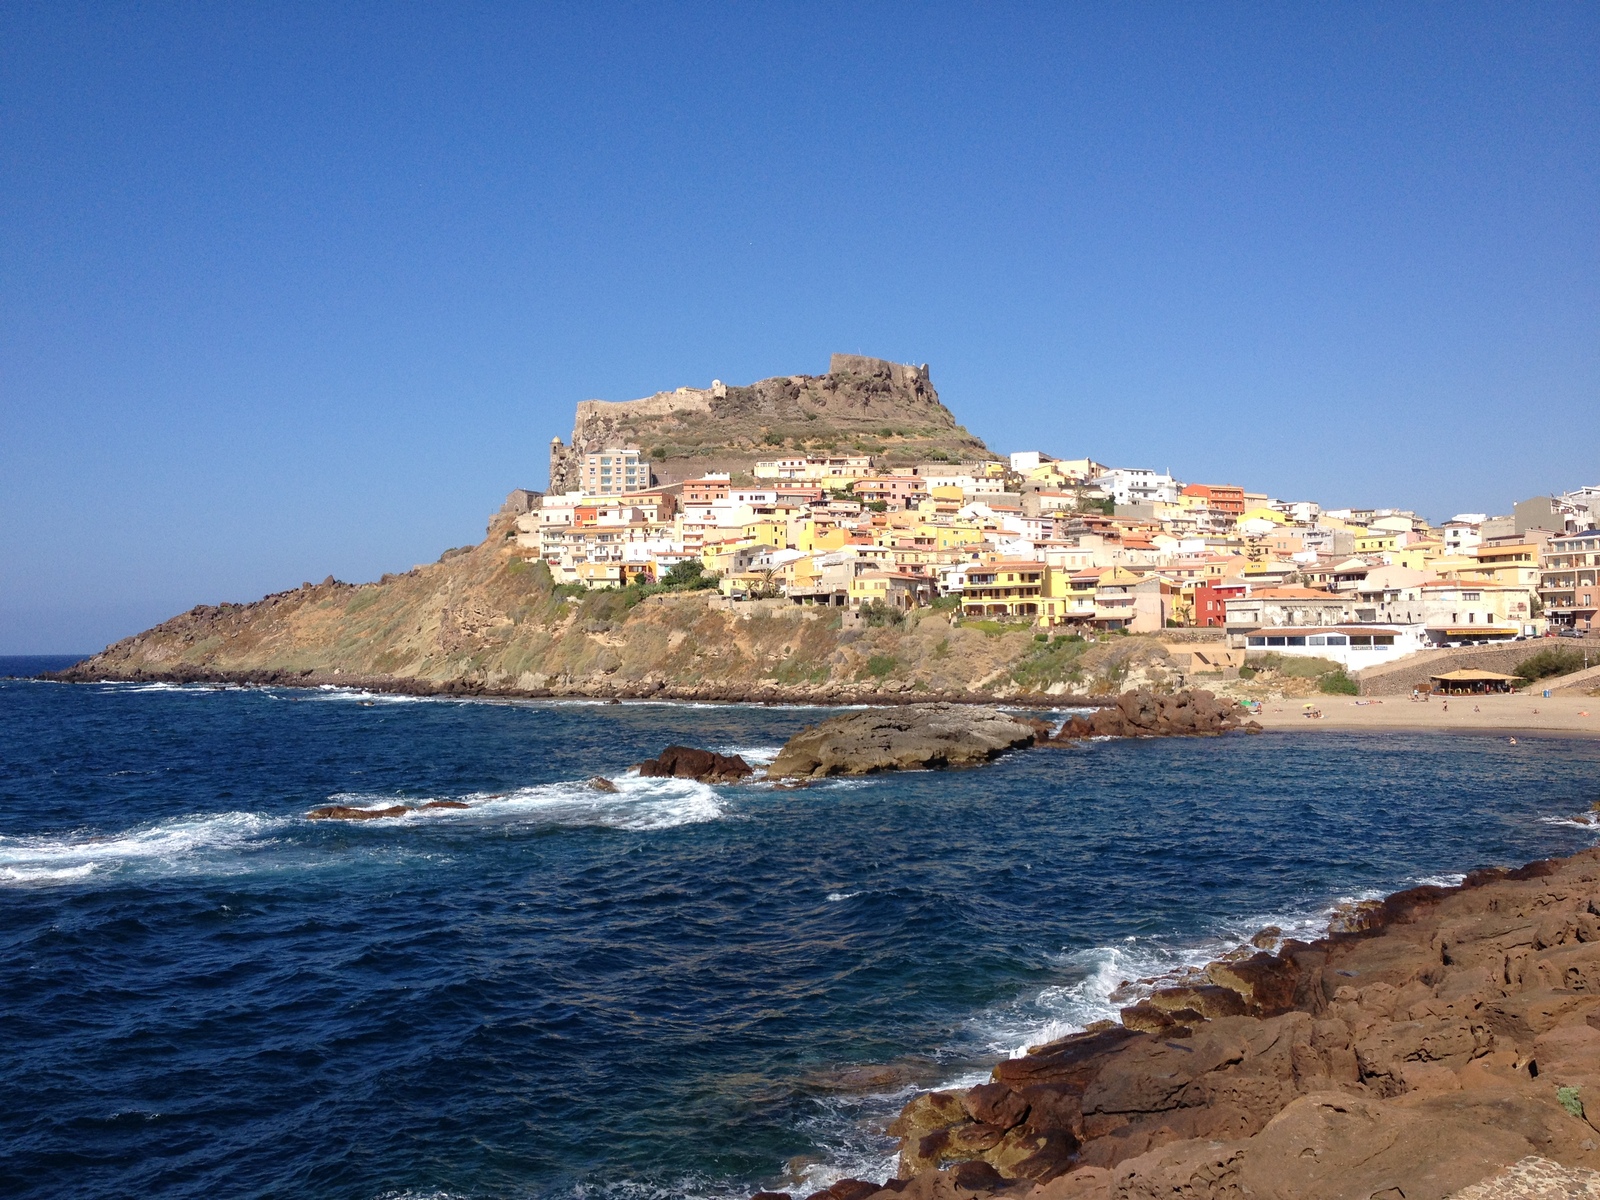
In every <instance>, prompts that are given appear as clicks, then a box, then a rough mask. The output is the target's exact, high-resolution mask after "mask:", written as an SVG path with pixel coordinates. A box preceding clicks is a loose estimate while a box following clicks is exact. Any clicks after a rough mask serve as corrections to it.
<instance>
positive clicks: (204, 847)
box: [0, 812, 287, 885]
mask: <svg viewBox="0 0 1600 1200" xmlns="http://www.w3.org/2000/svg"><path fill="white" fill-rule="evenodd" d="M286 824H287V821H286V820H285V819H284V818H281V817H266V816H262V815H261V814H259V813H245V812H229V813H216V814H212V815H208V816H189V817H177V818H174V819H172V820H168V821H158V822H155V823H153V824H150V825H145V826H140V827H137V828H134V829H130V830H126V831H124V832H122V833H112V834H103V835H96V834H82V833H74V834H69V835H66V836H62V837H0V884H11V885H16V884H35V885H37V884H45V883H70V882H72V881H74V880H78V879H84V878H87V877H89V876H91V875H95V874H103V873H106V872H110V871H116V870H121V869H124V868H150V867H156V868H159V869H161V870H163V871H166V872H173V871H198V870H205V869H212V868H215V867H216V866H217V865H218V864H217V863H216V856H217V854H218V853H219V852H221V853H222V854H224V855H230V856H231V855H234V854H236V853H237V852H238V851H239V850H240V849H242V848H244V847H246V846H258V845H261V844H263V839H264V838H266V837H267V835H269V834H271V833H273V832H275V831H277V830H279V829H281V828H282V827H283V826H285V825H286Z"/></svg>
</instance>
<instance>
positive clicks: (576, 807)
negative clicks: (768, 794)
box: [328, 774, 726, 831]
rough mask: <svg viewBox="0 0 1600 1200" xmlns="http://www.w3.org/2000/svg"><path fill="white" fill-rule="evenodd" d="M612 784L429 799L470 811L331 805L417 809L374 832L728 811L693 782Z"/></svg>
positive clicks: (353, 798)
mask: <svg viewBox="0 0 1600 1200" xmlns="http://www.w3.org/2000/svg"><path fill="white" fill-rule="evenodd" d="M611 782H612V784H613V786H615V787H616V789H617V790H616V791H615V792H604V791H600V790H598V789H596V788H594V787H592V786H590V784H589V783H588V782H587V781H567V782H562V783H541V784H536V785H534V786H531V787H524V788H516V789H514V790H512V791H509V792H473V793H469V794H467V795H464V796H450V797H432V798H431V799H449V800H453V801H458V802H460V803H463V804H465V805H467V807H466V808H423V807H421V806H422V805H424V804H426V803H428V799H414V798H407V797H397V796H380V795H372V794H365V793H351V792H340V793H338V794H337V795H333V796H329V797H328V802H329V803H330V804H343V805H349V806H350V807H352V808H366V809H382V808H389V807H392V806H394V805H396V804H405V805H410V806H413V808H414V811H413V812H410V813H407V814H405V815H404V816H401V817H398V818H393V819H391V820H384V821H382V822H374V823H373V825H374V828H382V827H383V826H387V825H392V824H394V823H395V822H396V821H398V822H400V823H402V824H409V823H411V822H444V823H446V824H451V825H459V824H466V823H473V822H483V821H492V822H497V823H508V822H509V823H529V822H531V823H536V824H541V825H572V826H600V827H603V828H608V829H629V830H640V831H642V830H652V829H671V828H674V827H676V826H679V825H695V824H699V823H701V822H705V821H715V820H717V819H718V818H719V817H721V816H723V815H724V813H725V812H726V806H725V803H724V801H723V799H722V797H721V796H719V795H718V794H717V791H716V789H715V788H713V787H711V785H709V784H705V783H699V782H697V781H695V780H693V779H641V778H639V776H637V775H634V774H628V775H619V776H618V777H617V778H615V779H613V780H612V781H611Z"/></svg>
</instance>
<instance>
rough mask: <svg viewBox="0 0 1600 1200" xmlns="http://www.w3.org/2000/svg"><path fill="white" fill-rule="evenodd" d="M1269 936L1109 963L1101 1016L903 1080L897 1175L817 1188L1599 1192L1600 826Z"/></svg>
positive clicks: (1119, 1198)
mask: <svg viewBox="0 0 1600 1200" xmlns="http://www.w3.org/2000/svg"><path fill="white" fill-rule="evenodd" d="M1274 941H1275V931H1272V930H1263V931H1262V933H1261V934H1260V935H1258V936H1257V938H1256V939H1255V943H1256V944H1255V945H1252V946H1244V947H1241V948H1240V949H1239V950H1238V951H1237V952H1235V953H1234V954H1232V955H1229V956H1226V957H1224V958H1223V959H1221V960H1219V961H1217V962H1213V963H1211V964H1210V965H1209V966H1207V967H1206V968H1204V969H1203V970H1201V971H1198V972H1195V973H1193V974H1192V975H1190V976H1188V977H1185V978H1175V979H1171V980H1164V981H1159V982H1158V981H1147V982H1146V984H1145V985H1144V986H1143V987H1140V986H1139V985H1136V984H1135V985H1130V989H1129V990H1130V992H1131V993H1134V994H1130V995H1128V997H1127V999H1128V1001H1129V1003H1128V1006H1127V1007H1126V1008H1124V1009H1123V1010H1122V1021H1121V1023H1120V1024H1113V1023H1110V1022H1105V1023H1102V1024H1101V1025H1100V1026H1098V1027H1091V1028H1090V1029H1088V1030H1086V1031H1085V1032H1083V1033H1080V1034H1076V1035H1073V1036H1071V1037H1067V1038H1063V1039H1061V1040H1059V1041H1055V1042H1051V1043H1049V1044H1047V1045H1043V1046H1035V1047H1032V1048H1031V1049H1030V1050H1029V1052H1028V1053H1027V1054H1026V1055H1024V1056H1022V1057H1019V1058H1013V1059H1009V1060H1007V1061H1005V1062H1002V1063H999V1064H998V1065H996V1067H995V1068H994V1070H993V1074H992V1077H991V1080H990V1082H988V1083H985V1084H983V1085H981V1086H978V1087H973V1088H967V1089H964V1090H956V1091H943V1092H927V1093H922V1094H920V1095H918V1096H917V1097H916V1098H914V1099H913V1100H912V1101H911V1102H910V1103H909V1104H907V1105H906V1106H905V1108H904V1110H903V1111H902V1112H901V1114H900V1116H899V1117H898V1118H897V1119H896V1120H895V1121H894V1122H893V1124H892V1125H891V1126H890V1127H889V1132H890V1133H891V1134H893V1135H894V1136H896V1137H898V1138H899V1139H900V1169H899V1174H898V1177H897V1178H895V1179H892V1180H888V1181H886V1182H878V1181H859V1180H845V1181H841V1182H839V1183H837V1184H835V1185H833V1186H832V1187H831V1188H829V1189H827V1191H826V1192H823V1193H816V1194H815V1195H816V1196H818V1197H825V1198H826V1200H865V1198H866V1197H869V1196H871V1197H876V1198H877V1200H895V1198H903V1200H912V1198H915V1200H935V1198H941V1197H966V1196H1000V1195H1004V1196H1018V1197H1029V1198H1030V1200H1091V1198H1092V1200H1113V1198H1115V1200H1134V1198H1154V1197H1179V1196H1181V1197H1186V1198H1189V1200H1243V1198H1244V1197H1261V1198H1266V1197H1272V1198H1277V1200H1292V1198H1302V1197H1318V1198H1319V1200H1346V1198H1348V1200H1377V1198H1381V1200H1394V1198H1403V1200H1444V1198H1446V1197H1459V1198H1461V1200H1469V1198H1470V1200H1477V1198H1478V1197H1488V1196H1571V1195H1592V1194H1600V1173H1597V1172H1600V849H1596V850H1589V851H1584V852H1582V853H1579V854H1576V855H1573V856H1572V857H1570V858H1566V859H1553V860H1545V861H1539V862H1534V863H1530V864H1528V865H1527V866H1524V867H1521V868H1517V869H1514V870H1507V869H1503V868H1495V869H1487V870H1480V871H1475V872H1473V873H1472V874H1470V875H1468V876H1467V878H1466V880H1465V882H1464V883H1463V884H1462V885H1461V886H1459V887H1435V886H1425V887H1417V888H1412V889H1410V890H1408V891H1404V892H1399V893H1396V894H1395V895H1393V896H1390V897H1388V898H1387V899H1385V900H1382V901H1374V902H1369V903H1364V904H1359V905H1354V906H1352V907H1350V908H1349V909H1348V910H1346V911H1343V912H1341V913H1340V914H1339V915H1338V916H1336V918H1335V920H1334V922H1333V924H1332V925H1331V926H1330V931H1329V933H1328V935H1327V936H1326V937H1324V938H1322V939H1319V940H1317V941H1315V942H1297V941H1288V942H1282V943H1281V944H1277V945H1276V946H1275V948H1274V949H1271V950H1267V949H1262V948H1260V947H1262V946H1273V944H1274ZM1541 1180H1542V1181H1543V1182H1540V1181H1541ZM1541 1188H1542V1189H1544V1190H1540V1189H1541ZM766 1195H767V1196H768V1197H769V1198H770V1197H771V1196H773V1195H774V1194H771V1193H768V1194H766Z"/></svg>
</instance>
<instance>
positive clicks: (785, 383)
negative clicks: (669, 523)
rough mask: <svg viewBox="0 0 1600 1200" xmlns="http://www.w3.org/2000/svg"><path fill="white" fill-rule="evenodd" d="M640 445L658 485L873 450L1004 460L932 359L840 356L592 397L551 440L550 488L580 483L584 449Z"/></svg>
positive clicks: (897, 457)
mask: <svg viewBox="0 0 1600 1200" xmlns="http://www.w3.org/2000/svg"><path fill="white" fill-rule="evenodd" d="M618 447H636V448H638V449H639V450H640V451H641V452H642V453H643V454H644V455H645V456H646V457H648V458H649V459H650V461H651V473H652V476H653V482H654V483H656V484H657V485H663V484H670V483H675V482H678V481H680V480H683V479H688V478H691V477H693V476H696V475H701V474H704V473H705V472H707V471H727V472H729V473H730V474H732V475H734V476H736V477H737V476H740V475H747V474H748V473H749V471H750V470H751V468H752V467H753V466H754V464H755V462H756V460H757V459H760V458H776V457H780V456H783V455H792V454H804V453H827V452H850V453H858V454H872V455H874V456H875V457H877V458H878V459H879V460H880V461H881V462H883V463H885V464H886V465H899V464H909V463H913V462H918V461H925V460H928V459H934V460H945V461H950V462H972V461H977V460H980V459H987V458H992V457H994V456H993V454H992V453H991V452H990V450H989V448H988V447H987V446H985V445H984V444H983V442H982V441H980V440H979V439H978V438H976V437H974V436H972V434H970V433H968V432H967V431H966V429H965V428H963V427H962V426H960V425H958V424H957V423H956V419H955V417H954V416H953V415H952V414H951V412H950V410H949V409H947V408H946V407H945V406H944V405H943V404H942V403H940V401H939V393H938V392H937V391H935V390H934V387H933V383H932V381H931V380H930V379H929V377H928V366H927V364H926V363H924V364H922V365H921V366H910V365H907V364H904V363H892V362H887V361H885V360H883V359H880V358H868V357H865V356H863V355H857V354H835V355H833V356H832V358H831V359H830V360H829V363H828V373H827V374H826V375H779V376H774V377H773V378H771V379H762V380H759V381H758V382H756V383H752V384H749V385H748V386H745V387H731V386H729V385H727V384H724V383H722V382H721V381H720V380H713V381H712V384H711V386H710V387H709V388H689V387H681V388H678V389H677V390H675V391H671V392H657V393H656V394H655V395H653V396H646V397H645V398H644V399H642V400H626V401H610V400H583V401H580V402H579V404H578V412H577V418H576V421H575V422H574V424H573V429H572V441H571V443H570V444H564V443H563V442H562V441H561V439H560V438H559V437H556V438H552V439H551V442H550V490H551V491H552V492H561V491H568V490H571V489H573V488H576V487H577V486H578V467H579V463H580V460H581V458H582V456H583V455H584V454H587V453H591V452H594V451H597V450H605V449H615V448H618Z"/></svg>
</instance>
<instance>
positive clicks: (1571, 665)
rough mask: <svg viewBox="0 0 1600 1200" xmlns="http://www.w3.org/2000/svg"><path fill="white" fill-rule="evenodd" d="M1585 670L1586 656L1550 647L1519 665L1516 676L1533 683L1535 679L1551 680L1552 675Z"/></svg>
mask: <svg viewBox="0 0 1600 1200" xmlns="http://www.w3.org/2000/svg"><path fill="white" fill-rule="evenodd" d="M1583 668H1584V656H1583V654H1581V653H1580V652H1579V651H1577V650H1568V649H1566V648H1565V647H1564V646H1548V647H1546V648H1545V649H1543V650H1541V651H1539V652H1538V653H1537V654H1531V655H1529V656H1528V657H1527V658H1525V659H1523V660H1522V661H1521V662H1520V663H1518V664H1517V669H1516V672H1515V674H1516V675H1517V677H1518V678H1519V679H1526V680H1527V681H1528V682H1529V683H1532V682H1533V681H1534V680H1535V679H1549V678H1550V677H1551V676H1552V675H1570V674H1572V672H1574V671H1581V670H1583Z"/></svg>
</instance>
